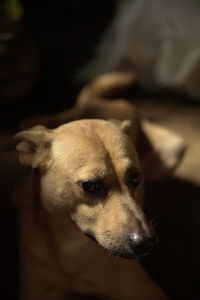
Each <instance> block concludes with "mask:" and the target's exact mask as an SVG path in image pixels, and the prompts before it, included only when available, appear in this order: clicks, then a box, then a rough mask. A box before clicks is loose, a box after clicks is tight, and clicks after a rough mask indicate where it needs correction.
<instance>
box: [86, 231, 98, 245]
mask: <svg viewBox="0 0 200 300" xmlns="http://www.w3.org/2000/svg"><path fill="white" fill-rule="evenodd" d="M84 235H85V236H87V237H88V238H89V239H91V240H92V241H93V242H96V243H98V242H97V239H96V237H95V235H94V234H93V233H92V232H90V231H85V232H84Z"/></svg>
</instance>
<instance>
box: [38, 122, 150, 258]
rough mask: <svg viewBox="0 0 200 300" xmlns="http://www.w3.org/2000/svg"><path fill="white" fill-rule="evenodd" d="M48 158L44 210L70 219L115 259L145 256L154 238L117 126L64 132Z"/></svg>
mask: <svg viewBox="0 0 200 300" xmlns="http://www.w3.org/2000/svg"><path fill="white" fill-rule="evenodd" d="M91 125H92V126H91ZM51 156H52V161H51V165H50V167H49V168H48V170H47V171H46V172H45V174H44V175H43V177H42V183H41V188H42V190H41V194H42V201H43V205H44V207H45V208H46V209H47V210H51V212H53V211H54V210H56V211H57V210H60V211H62V212H63V213H66V214H70V216H71V218H72V220H73V221H74V222H75V223H76V225H77V226H78V227H79V228H80V230H81V231H82V232H83V233H84V234H85V235H87V236H89V237H91V238H92V239H94V240H95V241H97V242H98V243H99V245H101V246H102V247H103V248H105V249H107V250H108V251H110V252H111V253H113V254H116V255H120V256H123V257H127V258H132V257H136V256H140V255H143V254H145V253H146V252H148V250H149V248H151V246H152V242H153V238H152V236H153V234H152V229H151V228H150V227H149V226H148V224H147V222H146V220H145V217H144V214H143V212H142V210H141V208H140V205H141V194H142V179H141V173H140V167H139V163H138V158H137V154H136V151H135V149H134V146H133V145H132V143H131V142H130V140H129V138H128V136H127V135H126V134H125V133H124V132H123V131H122V130H121V129H120V127H119V126H117V125H115V124H113V123H111V122H106V121H97V120H96V121H93V122H92V121H91V120H90V121H79V126H77V122H74V123H71V124H68V125H65V126H62V127H60V128H59V129H57V131H56V135H55V139H54V141H53V143H52V153H51Z"/></svg>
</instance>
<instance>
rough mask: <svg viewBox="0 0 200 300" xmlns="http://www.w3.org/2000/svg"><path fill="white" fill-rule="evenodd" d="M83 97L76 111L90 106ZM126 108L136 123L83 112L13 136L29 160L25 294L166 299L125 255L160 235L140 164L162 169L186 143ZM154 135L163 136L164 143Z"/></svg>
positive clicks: (141, 250)
mask: <svg viewBox="0 0 200 300" xmlns="http://www.w3.org/2000/svg"><path fill="white" fill-rule="evenodd" d="M85 92H87V90H84V91H83V93H85ZM85 99H86V98H85V97H83V95H82V96H81V101H82V100H84V101H85ZM81 101H80V106H81V107H82V108H81V109H80V108H78V109H77V110H76V109H75V110H72V111H71V112H70V113H72V115H73V117H74V116H75V115H77V113H79V114H80V111H81V113H82V112H83V111H85V107H86V103H83V102H84V101H83V102H82V103H81ZM94 103H95V100H94ZM118 103H119V105H120V103H121V104H122V106H123V105H124V103H125V102H123V101H122V102H118ZM96 104H97V105H99V101H98V99H97V101H96ZM105 105H106V104H105ZM112 105H113V103H112ZM125 106H126V103H125ZM113 107H114V106H113ZM128 107H129V104H128ZM130 107H131V106H130ZM83 108H84V109H83ZM102 109H105V106H103V108H102ZM102 109H101V110H99V111H98V112H99V114H101V113H102ZM74 111H75V113H74ZM119 111H120V110H119ZM107 113H108V111H107ZM117 113H118V112H117ZM127 113H128V114H131V119H132V124H130V122H127V121H116V120H114V121H103V120H80V121H75V122H71V123H68V124H65V125H62V126H60V127H58V128H56V129H54V130H48V129H46V128H45V127H43V126H36V127H33V128H32V129H30V130H27V131H23V132H20V133H19V134H17V135H16V136H15V137H14V144H16V145H17V150H18V151H19V154H20V161H21V162H22V163H23V164H25V165H28V166H29V168H30V167H31V168H32V169H31V170H29V172H28V173H29V174H28V176H27V177H26V180H25V182H23V183H22V185H21V186H20V187H19V188H18V190H17V191H16V193H15V195H16V200H15V202H16V205H17V206H18V211H19V218H18V219H19V230H18V232H19V234H18V236H19V248H20V265H21V287H20V299H21V300H27V299H29V300H40V299H45V300H62V299H66V298H67V299H69V298H70V296H69V295H70V294H71V293H81V294H85V295H94V296H99V297H100V298H103V299H106V298H108V299H120V300H124V299H127V300H128V299H134V300H136V299H138V300H139V299H141V300H142V299H148V300H150V299H154V300H156V299H166V297H165V296H164V294H163V293H162V291H161V290H160V288H159V287H158V286H157V285H156V283H155V282H154V281H153V280H152V279H151V278H150V276H149V275H147V274H146V272H145V271H144V270H143V268H142V267H141V266H140V264H139V262H138V261H137V260H135V259H132V260H130V259H126V258H135V257H139V256H141V255H144V254H146V253H148V251H149V250H150V249H151V247H152V245H153V243H154V240H155V238H154V232H153V229H152V227H151V226H150V224H149V223H148V221H147V220H146V218H145V216H144V214H143V212H142V198H143V197H142V194H143V179H144V176H143V179H142V181H141V175H140V174H141V168H142V169H143V170H144V169H146V174H148V176H147V177H152V176H151V175H152V173H154V172H157V170H156V167H157V166H158V170H159V172H160V171H161V173H162V172H163V169H164V168H163V163H164V162H165V163H166V166H167V167H169V168H173V167H174V166H175V165H176V163H177V161H178V160H179V158H180V156H181V153H182V152H183V148H184V146H183V142H182V140H181V139H180V138H179V137H176V136H175V137H174V136H173V134H171V133H169V132H168V131H166V130H163V129H160V128H159V129H158V128H156V127H155V126H154V125H152V124H149V123H146V124H145V123H144V124H143V125H142V126H141V125H140V121H139V118H137V117H136V114H135V110H134V109H131V111H129V110H127ZM123 114H124V111H123ZM125 114H126V113H125ZM111 115H112V117H113V116H114V115H116V114H115V112H111ZM65 118H66V115H65ZM61 119H62V118H61ZM69 119H70V118H69ZM54 121H55V120H54ZM66 121H67V120H66ZM59 122H60V120H59ZM148 135H149V139H150V140H148V139H147V136H148ZM156 136H158V140H159V141H161V139H162V138H163V136H164V142H165V144H166V147H163V146H162V145H161V146H160V144H159V143H158V140H157V138H156ZM168 140H170V141H171V143H169V145H168V143H167V141H168ZM152 145H153V146H152ZM154 146H155V147H154ZM152 148H153V151H152ZM137 152H138V155H137ZM138 156H139V157H138ZM155 157H157V158H158V159H157V160H155ZM149 160H150V161H151V162H150V163H149ZM139 161H140V162H139ZM156 163H157V164H156ZM161 166H162V167H161ZM151 167H152V168H151ZM147 169H148V170H147ZM149 174H150V176H149ZM159 174H160V173H159ZM153 177H154V176H153ZM85 235H86V236H85ZM88 237H90V238H92V239H93V240H95V241H96V242H97V243H94V242H93V241H91V240H90V239H89V238H88ZM102 248H104V249H105V250H106V251H105V250H103V249H102ZM116 255H117V256H122V257H116Z"/></svg>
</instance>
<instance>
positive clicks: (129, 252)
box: [84, 231, 153, 259]
mask: <svg viewBox="0 0 200 300" xmlns="http://www.w3.org/2000/svg"><path fill="white" fill-rule="evenodd" d="M84 235H85V236H87V237H88V238H89V239H91V240H92V241H93V242H95V243H97V244H99V246H101V247H102V248H103V249H104V250H106V251H107V252H108V253H110V254H111V255H113V256H117V257H121V258H126V259H137V258H141V257H143V256H146V255H148V254H149V252H150V251H151V250H152V248H153V247H151V248H150V249H148V250H147V249H140V251H139V252H138V251H136V250H134V248H133V249H129V248H127V249H126V248H125V249H124V248H114V249H113V248H108V247H105V246H103V245H101V244H100V243H99V242H98V241H97V239H96V237H95V235H94V234H93V233H92V232H91V231H86V232H84Z"/></svg>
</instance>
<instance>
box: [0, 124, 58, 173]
mask: <svg viewBox="0 0 200 300" xmlns="http://www.w3.org/2000/svg"><path fill="white" fill-rule="evenodd" d="M52 139H53V134H52V132H51V130H49V129H47V128H45V127H44V126H35V127H33V128H31V129H29V130H26V131H21V132H19V133H17V134H16V135H15V136H14V137H13V138H12V140H11V141H10V142H9V144H8V145H7V147H6V148H5V150H6V151H9V150H12V149H14V148H16V149H17V151H18V152H19V160H20V162H21V163H22V164H24V165H28V166H31V167H33V168H42V167H45V166H47V164H48V163H49V161H50V148H51V143H52Z"/></svg>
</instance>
